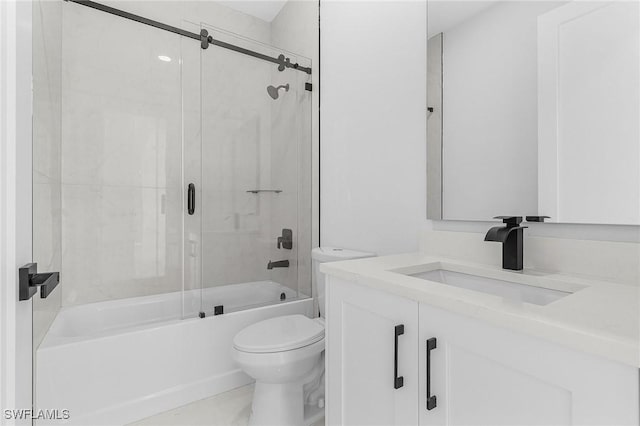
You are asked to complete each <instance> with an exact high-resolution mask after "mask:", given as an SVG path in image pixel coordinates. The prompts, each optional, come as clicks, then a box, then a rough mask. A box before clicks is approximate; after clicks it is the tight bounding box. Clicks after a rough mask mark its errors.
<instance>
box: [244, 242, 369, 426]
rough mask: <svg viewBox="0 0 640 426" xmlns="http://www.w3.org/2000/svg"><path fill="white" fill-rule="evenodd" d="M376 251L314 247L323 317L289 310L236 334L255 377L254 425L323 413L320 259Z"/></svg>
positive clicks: (298, 421) (298, 425)
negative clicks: (313, 316)
mask: <svg viewBox="0 0 640 426" xmlns="http://www.w3.org/2000/svg"><path fill="white" fill-rule="evenodd" d="M372 256H374V254H372V253H363V252H358V251H353V250H343V249H339V248H333V247H319V248H315V249H313V251H312V253H311V257H312V259H313V274H314V277H315V281H316V283H317V293H318V303H319V308H320V318H315V319H310V318H308V317H306V316H304V315H285V316H281V317H276V318H271V319H267V320H264V321H260V322H257V323H255V324H252V325H250V326H248V327H246V328H244V329H243V330H241V331H240V332H239V333H238V334H236V336H235V338H234V339H233V354H234V359H235V361H236V362H237V363H238V365H239V366H240V368H242V370H243V371H244V372H245V373H247V374H248V375H249V376H251V377H253V378H254V379H255V380H256V385H255V389H254V393H253V403H252V406H251V417H250V419H249V424H250V425H254V426H266V425H280V426H288V425H290V426H302V425H309V424H311V423H314V422H315V421H317V420H318V419H319V418H320V417H322V413H323V410H322V409H323V408H324V316H325V306H324V303H325V297H324V296H325V281H324V274H322V273H321V272H320V271H319V266H318V265H319V264H320V263H323V262H333V261H338V260H348V259H358V258H363V257H372Z"/></svg>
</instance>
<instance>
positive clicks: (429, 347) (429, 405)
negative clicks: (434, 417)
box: [427, 337, 436, 410]
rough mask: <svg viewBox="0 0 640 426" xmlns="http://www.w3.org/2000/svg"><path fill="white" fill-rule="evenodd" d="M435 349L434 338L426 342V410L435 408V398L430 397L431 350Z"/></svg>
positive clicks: (433, 396)
mask: <svg viewBox="0 0 640 426" xmlns="http://www.w3.org/2000/svg"><path fill="white" fill-rule="evenodd" d="M435 348H436V338H435V337H432V338H431V339H428V340H427V410H433V409H434V408H436V396H435V395H431V350H433V349H435Z"/></svg>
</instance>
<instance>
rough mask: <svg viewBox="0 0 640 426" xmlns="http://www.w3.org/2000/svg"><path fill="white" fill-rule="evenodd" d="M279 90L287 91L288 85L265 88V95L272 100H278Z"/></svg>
mask: <svg viewBox="0 0 640 426" xmlns="http://www.w3.org/2000/svg"><path fill="white" fill-rule="evenodd" d="M280 89H284V91H285V92H288V91H289V83H287V84H282V85H280V86H278V87H275V86H267V93H268V94H269V96H271V98H272V99H278V96H280V93H279V91H280Z"/></svg>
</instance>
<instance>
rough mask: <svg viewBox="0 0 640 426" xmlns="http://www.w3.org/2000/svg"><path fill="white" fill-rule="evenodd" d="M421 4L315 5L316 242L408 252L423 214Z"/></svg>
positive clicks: (423, 48) (424, 39) (424, 34)
mask: <svg viewBox="0 0 640 426" xmlns="http://www.w3.org/2000/svg"><path fill="white" fill-rule="evenodd" d="M426 13H427V12H426V3H425V2H404V1H393V2H391V1H389V2H374V1H362V2H342V1H340V2H331V1H323V2H322V3H321V8H320V15H321V31H320V37H321V42H320V49H321V55H320V60H321V64H320V65H321V76H320V80H321V87H322V98H321V105H320V114H321V116H320V117H321V124H320V126H321V130H320V135H321V141H322V142H321V147H320V156H321V157H320V168H321V170H320V179H321V184H320V197H321V198H320V200H321V201H320V214H321V219H320V230H321V234H320V235H321V237H320V242H321V244H322V245H324V246H332V245H333V246H340V247H346V248H352V249H360V250H368V251H374V252H376V253H379V254H389V253H397V252H408V251H415V250H417V248H418V230H419V229H420V226H421V224H422V223H423V222H424V220H425V218H426V144H425V138H426V108H427V105H426V45H427V28H426V22H427V15H426Z"/></svg>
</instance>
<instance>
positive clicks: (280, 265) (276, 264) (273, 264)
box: [267, 260, 289, 269]
mask: <svg viewBox="0 0 640 426" xmlns="http://www.w3.org/2000/svg"><path fill="white" fill-rule="evenodd" d="M288 267H289V261H288V260H278V261H277V262H272V261H269V263H268V264H267V269H273V268H288Z"/></svg>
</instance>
